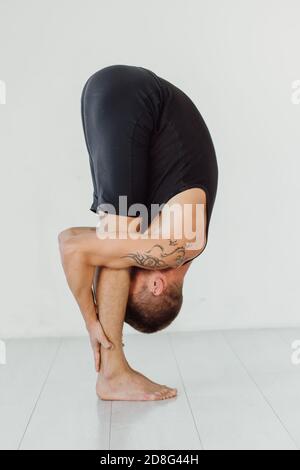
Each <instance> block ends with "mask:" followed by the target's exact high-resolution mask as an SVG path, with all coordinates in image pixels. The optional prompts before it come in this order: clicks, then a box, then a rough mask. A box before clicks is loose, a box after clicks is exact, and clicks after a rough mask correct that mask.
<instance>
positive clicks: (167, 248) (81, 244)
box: [67, 231, 186, 270]
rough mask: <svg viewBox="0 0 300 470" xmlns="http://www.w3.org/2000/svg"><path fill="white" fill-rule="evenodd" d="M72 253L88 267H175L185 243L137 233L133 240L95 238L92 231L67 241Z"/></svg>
mask: <svg viewBox="0 0 300 470" xmlns="http://www.w3.org/2000/svg"><path fill="white" fill-rule="evenodd" d="M67 245H68V247H67V250H69V252H70V253H73V256H76V255H77V257H78V258H81V261H82V263H86V264H88V265H89V266H94V267H95V266H105V267H108V268H112V269H122V268H130V267H132V266H136V267H140V268H143V269H153V270H156V269H168V268H176V267H178V266H181V264H182V263H183V262H184V261H185V260H186V249H185V242H184V241H182V240H171V239H150V238H143V236H142V235H141V236H138V237H136V239H131V238H127V239H119V238H118V237H116V238H114V237H111V238H107V239H104V240H102V239H99V238H98V237H97V234H96V231H94V232H89V233H82V234H79V235H78V236H76V237H73V239H72V238H70V239H69V240H68V244H67Z"/></svg>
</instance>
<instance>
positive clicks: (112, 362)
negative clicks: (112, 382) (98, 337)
mask: <svg viewBox="0 0 300 470" xmlns="http://www.w3.org/2000/svg"><path fill="white" fill-rule="evenodd" d="M129 369H130V368H129V365H128V362H127V360H126V358H125V356H124V354H123V351H118V350H116V349H114V350H112V351H105V352H104V353H102V354H101V367H100V375H101V376H102V377H103V378H105V379H107V380H109V379H113V378H115V377H117V376H119V375H121V374H124V373H126V372H127V371H128V370H129Z"/></svg>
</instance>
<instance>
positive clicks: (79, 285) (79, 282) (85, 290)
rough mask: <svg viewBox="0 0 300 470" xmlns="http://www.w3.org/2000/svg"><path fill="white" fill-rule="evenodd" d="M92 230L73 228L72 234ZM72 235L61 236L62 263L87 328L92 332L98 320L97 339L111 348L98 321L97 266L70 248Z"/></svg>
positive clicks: (74, 235) (68, 232)
mask: <svg viewBox="0 0 300 470" xmlns="http://www.w3.org/2000/svg"><path fill="white" fill-rule="evenodd" d="M91 231H92V232H93V230H92V229H73V235H72V236H73V237H75V238H76V237H77V236H78V233H88V232H91ZM70 237H71V233H70V231H66V232H63V233H62V234H61V235H60V237H59V244H60V252H61V259H62V265H63V268H64V272H65V275H66V279H67V282H68V285H69V287H70V290H71V291H72V294H73V295H74V297H75V300H76V302H77V304H78V306H79V309H80V311H81V313H82V316H83V318H84V321H85V324H86V328H87V330H88V331H89V332H90V330H91V328H92V327H93V328H94V327H95V323H96V322H97V323H98V326H97V332H96V336H97V341H99V342H101V344H102V345H103V346H104V347H106V348H109V347H111V344H110V342H109V341H108V340H107V338H106V337H105V335H104V332H103V330H102V327H101V325H100V323H99V321H98V316H97V310H96V306H95V303H94V297H93V291H92V284H93V278H94V274H95V267H94V266H92V265H90V264H88V263H86V262H85V259H84V255H83V254H81V253H79V252H78V251H77V252H76V253H74V252H73V250H70V246H69V245H68V243H67V242H68V240H69V239H70ZM94 330H95V328H94ZM94 342H95V341H94ZM93 349H94V347H93Z"/></svg>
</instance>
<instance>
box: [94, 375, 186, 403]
mask: <svg viewBox="0 0 300 470" xmlns="http://www.w3.org/2000/svg"><path fill="white" fill-rule="evenodd" d="M96 391H97V395H98V396H99V398H101V400H109V401H111V400H113V401H155V400H166V399H168V398H174V397H176V395H177V390H176V389H175V388H170V387H167V386H166V385H159V384H156V383H154V382H152V381H151V380H149V379H147V377H145V376H144V375H142V374H140V373H139V372H136V371H134V370H132V369H128V370H126V371H123V372H121V373H120V374H118V375H116V376H113V377H110V378H107V376H105V375H104V374H102V373H101V372H100V374H99V377H98V380H97V386H96Z"/></svg>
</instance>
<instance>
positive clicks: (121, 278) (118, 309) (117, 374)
mask: <svg viewBox="0 0 300 470" xmlns="http://www.w3.org/2000/svg"><path fill="white" fill-rule="evenodd" d="M129 285H130V273H129V270H127V269H121V270H114V269H107V268H102V269H101V270H100V273H99V278H98V282H97V289H96V299H97V304H98V311H99V316H100V321H101V324H102V326H103V329H104V331H105V333H106V335H107V337H108V338H109V340H110V341H111V342H112V343H113V345H114V348H113V350H107V349H104V348H101V368H100V373H99V377H98V381H97V388H96V390H97V394H98V395H99V397H100V398H101V399H103V400H127V401H149V400H164V399H166V398H172V397H174V396H176V393H177V392H176V390H175V389H171V388H169V387H166V386H165V385H159V384H156V383H154V382H152V381H151V380H149V379H147V378H146V377H145V376H143V375H142V374H140V373H138V372H136V371H134V370H133V369H132V368H131V367H130V366H129V364H128V362H127V360H126V358H125V355H124V351H123V347H122V330H123V323H124V316H125V311H126V304H127V300H128V292H129Z"/></svg>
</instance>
